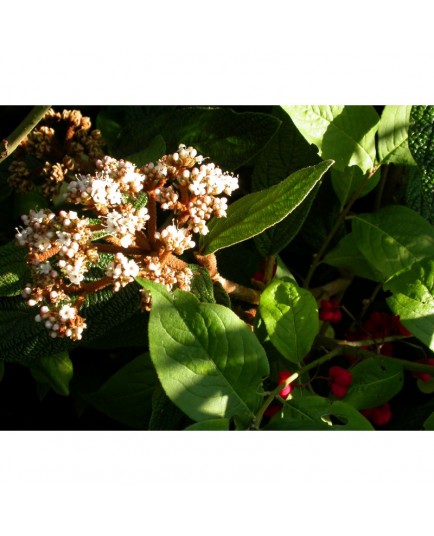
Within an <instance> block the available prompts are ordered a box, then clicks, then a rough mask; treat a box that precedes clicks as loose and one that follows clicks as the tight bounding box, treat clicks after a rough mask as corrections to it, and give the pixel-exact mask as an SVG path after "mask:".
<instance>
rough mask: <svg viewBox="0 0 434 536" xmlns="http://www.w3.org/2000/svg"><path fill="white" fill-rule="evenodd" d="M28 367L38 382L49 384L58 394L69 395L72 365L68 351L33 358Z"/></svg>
mask: <svg viewBox="0 0 434 536" xmlns="http://www.w3.org/2000/svg"><path fill="white" fill-rule="evenodd" d="M29 369H30V372H31V373H32V376H33V377H34V378H35V380H37V381H38V382H40V383H42V384H47V385H49V386H50V387H51V388H52V389H53V391H55V392H56V393H57V394H58V395H62V396H68V395H69V382H70V381H71V379H72V376H73V366H72V361H71V359H70V357H69V354H68V352H61V353H59V354H55V355H49V356H44V357H39V358H37V359H34V360H33V361H32V363H31V364H30V365H29Z"/></svg>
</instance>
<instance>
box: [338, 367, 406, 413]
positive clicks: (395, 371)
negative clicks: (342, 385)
mask: <svg viewBox="0 0 434 536" xmlns="http://www.w3.org/2000/svg"><path fill="white" fill-rule="evenodd" d="M351 374H352V377H353V381H352V384H351V385H350V387H349V389H348V391H347V394H346V396H345V397H344V398H343V399H342V401H343V402H346V403H347V404H351V405H352V406H354V407H355V408H357V409H367V408H375V407H377V406H381V405H382V404H384V403H385V402H388V401H389V400H390V399H391V398H392V397H393V396H395V395H396V394H398V393H399V391H400V390H401V389H402V386H403V384H404V374H403V369H402V365H401V364H400V363H398V362H396V361H394V360H392V359H388V358H387V357H386V358H384V359H381V358H375V357H370V358H367V359H364V360H363V361H361V362H360V363H358V364H357V365H355V366H354V367H353V368H352V369H351Z"/></svg>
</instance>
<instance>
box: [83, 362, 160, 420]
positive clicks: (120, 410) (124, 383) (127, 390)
mask: <svg viewBox="0 0 434 536" xmlns="http://www.w3.org/2000/svg"><path fill="white" fill-rule="evenodd" d="M157 384H158V380H157V375H156V373H155V369H154V367H153V365H152V363H151V360H150V358H149V354H148V353H145V354H141V355H139V356H137V357H136V358H134V359H133V360H132V361H130V362H129V363H127V364H126V365H124V366H123V367H122V368H120V369H119V370H118V371H117V372H116V373H115V374H114V375H113V376H112V377H111V378H109V379H108V380H107V381H106V382H105V383H104V384H103V385H102V386H101V387H100V388H99V389H98V391H96V392H95V393H90V394H84V395H83V394H82V395H81V396H83V398H84V399H85V400H86V401H88V402H90V403H91V404H92V405H93V406H95V407H96V408H97V409H98V410H99V411H101V412H102V413H104V414H105V415H107V416H108V417H110V418H112V419H114V420H116V421H119V422H121V423H122V424H124V425H126V426H128V427H130V428H135V429H146V428H147V427H148V421H149V418H150V415H151V411H152V395H153V392H154V389H155V386H156V385H157Z"/></svg>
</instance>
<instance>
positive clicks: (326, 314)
mask: <svg viewBox="0 0 434 536" xmlns="http://www.w3.org/2000/svg"><path fill="white" fill-rule="evenodd" d="M319 319H320V320H322V321H323V322H330V323H332V324H336V323H338V322H340V321H341V320H342V312H341V310H340V309H339V302H338V300H337V299H336V298H332V299H330V300H322V301H321V305H320V310H319Z"/></svg>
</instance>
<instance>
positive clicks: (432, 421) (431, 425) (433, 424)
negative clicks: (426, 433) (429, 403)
mask: <svg viewBox="0 0 434 536" xmlns="http://www.w3.org/2000/svg"><path fill="white" fill-rule="evenodd" d="M423 427H424V429H425V430H430V431H433V430H434V412H433V413H431V415H430V416H429V417H428V418H427V419H426V420H425V422H424V423H423Z"/></svg>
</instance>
